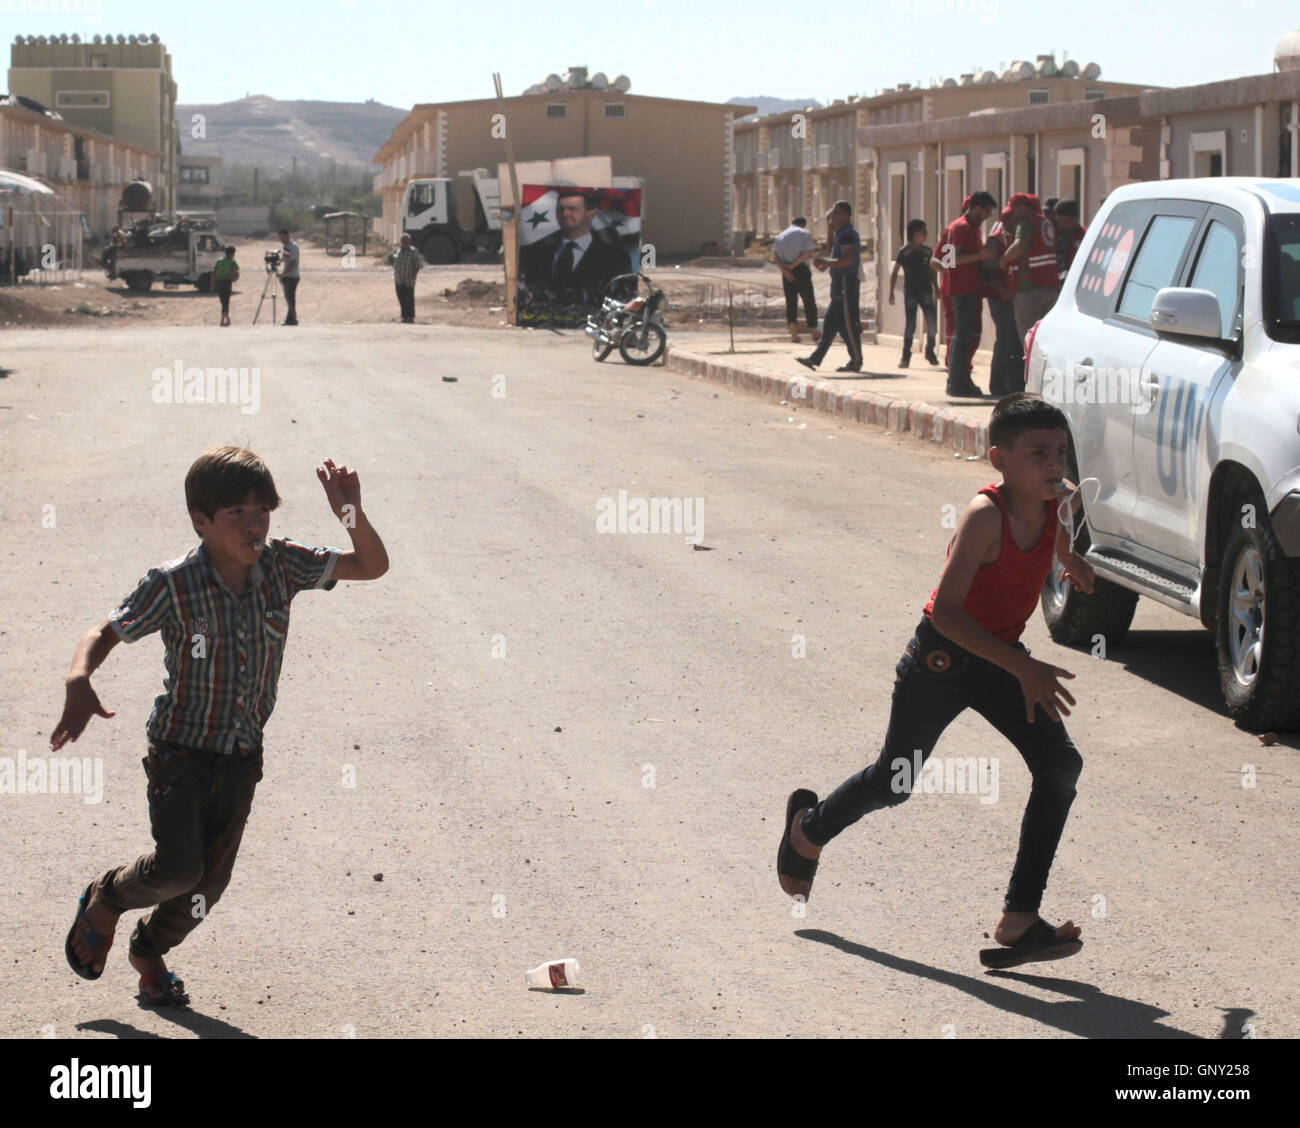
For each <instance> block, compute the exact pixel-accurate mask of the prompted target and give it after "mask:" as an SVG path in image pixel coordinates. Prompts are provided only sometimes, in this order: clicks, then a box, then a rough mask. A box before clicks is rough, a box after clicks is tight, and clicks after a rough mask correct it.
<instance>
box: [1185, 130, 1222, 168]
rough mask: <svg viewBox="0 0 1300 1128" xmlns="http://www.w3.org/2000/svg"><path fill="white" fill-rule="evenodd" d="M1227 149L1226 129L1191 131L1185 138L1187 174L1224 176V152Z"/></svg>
mask: <svg viewBox="0 0 1300 1128" xmlns="http://www.w3.org/2000/svg"><path fill="white" fill-rule="evenodd" d="M1227 151H1228V131H1227V130H1226V129H1220V130H1215V131H1213V132H1206V133H1193V134H1192V135H1191V136H1190V137H1189V138H1188V139H1187V167H1188V169H1189V171H1188V175H1189V176H1198V177H1199V176H1224V175H1225V174H1226V173H1227V168H1226V166H1227V163H1228V162H1227V161H1226V159H1225V154H1226V153H1227Z"/></svg>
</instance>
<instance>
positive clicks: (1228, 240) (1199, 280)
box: [1188, 221, 1241, 340]
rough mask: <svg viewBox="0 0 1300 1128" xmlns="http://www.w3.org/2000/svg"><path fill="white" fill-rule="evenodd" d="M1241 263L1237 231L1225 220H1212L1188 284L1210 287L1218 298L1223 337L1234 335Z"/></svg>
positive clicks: (1194, 288) (1196, 287) (1208, 288)
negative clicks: (1231, 229)
mask: <svg viewBox="0 0 1300 1128" xmlns="http://www.w3.org/2000/svg"><path fill="white" fill-rule="evenodd" d="M1240 263H1241V248H1240V247H1238V246H1237V237H1236V235H1234V234H1233V233H1232V232H1231V231H1230V230H1229V229H1228V228H1227V227H1226V226H1225V225H1224V224H1222V223H1219V222H1217V221H1216V222H1214V223H1211V224H1210V227H1209V230H1208V231H1206V233H1205V239H1204V241H1203V242H1202V243H1201V253H1200V254H1199V255H1198V256H1197V259H1196V269H1195V270H1193V271H1192V280H1191V282H1189V283H1188V285H1189V286H1191V288H1192V289H1193V290H1209V291H1210V292H1211V293H1213V294H1214V296H1215V297H1216V298H1218V299H1219V316H1220V318H1221V319H1222V322H1223V324H1222V327H1221V330H1222V331H1221V332H1220V334H1219V336H1221V337H1222V338H1223V339H1224V340H1227V339H1229V338H1230V337H1231V336H1232V323H1233V321H1235V320H1236V317H1237V305H1238V303H1239V302H1240V298H1241V272H1240V271H1239V269H1238V267H1239V265H1240Z"/></svg>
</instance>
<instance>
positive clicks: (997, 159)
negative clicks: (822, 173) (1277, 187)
mask: <svg viewBox="0 0 1300 1128" xmlns="http://www.w3.org/2000/svg"><path fill="white" fill-rule="evenodd" d="M1298 121H1300V35H1297V34H1295V33H1293V34H1292V36H1289V37H1286V38H1285V39H1284V40H1283V42H1282V43H1280V44H1279V45H1278V51H1277V55H1276V58H1275V71H1274V73H1271V74H1259V75H1251V76H1247V77H1244V78H1236V79H1228V80H1226V81H1223V82H1211V83H1205V84H1202V85H1197V86H1186V87H1177V88H1171V89H1147V90H1145V91H1142V92H1140V93H1136V94H1130V95H1126V96H1121V97H1114V96H1109V97H1106V98H1102V99H1097V100H1092V99H1089V100H1087V101H1085V102H1070V103H1064V104H1059V105H1050V104H1049V105H1041V106H1040V105H1036V106H1032V107H1025V108H1022V109H1003V110H994V111H993V112H991V113H984V114H976V115H966V116H964V117H948V118H942V119H937V120H931V121H923V122H908V123H905V124H881V125H871V126H868V127H866V128H863V129H861V130H860V131H859V134H858V146H859V150H860V152H861V153H862V154H863V155H864V158H865V167H866V168H867V169H869V179H870V181H871V184H872V195H873V196H874V198H875V200H876V204H875V206H874V207H873V208H872V209H871V211H870V213H869V218H865V219H864V222H863V225H862V231H863V237H864V240H865V239H866V237H867V224H870V227H871V237H872V239H873V240H874V242H875V244H876V245H877V247H878V249H879V254H878V262H879V265H878V269H877V292H876V294H875V296H874V305H875V307H876V311H877V314H876V316H877V331H878V334H879V339H880V340H881V341H883V342H894V341H900V340H901V337H902V332H903V321H904V310H903V303H902V301H901V298H900V299H899V300H898V302H897V303H896V304H895V305H893V306H890V305H889V280H888V276H889V273H890V272H891V270H892V266H891V263H892V260H893V258H894V256H895V255H896V254H897V253H898V249H899V247H901V246H902V244H903V242H904V239H905V231H906V226H907V221H908V220H909V219H912V218H920V219H924V220H925V221H926V223H927V225H928V226H929V229H930V241H931V244H934V243H935V241H936V239H937V238H938V235H939V233H940V232H941V231H942V229H943V228H944V227H945V226H946V225H947V224H948V223H949V222H950V221H951V220H953V219H955V218H957V216H958V215H959V214H960V206H961V200H962V197H963V196H964V195H966V194H968V193H970V192H972V191H975V190H977V189H981V188H982V189H985V190H987V191H989V192H991V193H992V194H993V195H994V196H995V197H996V198H997V199H998V201H999V202H1000V203H1005V202H1006V200H1007V198H1008V197H1009V196H1010V195H1011V193H1013V192H1033V193H1035V194H1036V195H1038V196H1039V197H1047V196H1058V197H1060V198H1061V199H1073V200H1076V201H1077V202H1078V204H1079V214H1080V219H1081V221H1082V222H1083V223H1084V224H1085V226H1086V225H1088V224H1089V223H1090V222H1091V220H1092V217H1093V216H1094V215H1095V214H1096V213H1097V210H1098V208H1100V206H1101V203H1102V201H1103V200H1104V199H1105V198H1106V196H1107V195H1109V194H1110V193H1111V192H1113V191H1114V190H1115V189H1116V188H1118V187H1120V186H1121V185H1124V184H1131V183H1133V182H1135V181H1148V180H1166V179H1174V178H1182V177H1201V176H1266V177H1294V176H1297V175H1300V164H1298V163H1297V158H1298V156H1300V145H1297V143H1296V136H1295V135H1296V129H1297V122H1298ZM869 300H870V299H867V298H865V296H864V305H865V304H867V302H868V301H869ZM993 339H994V333H993V327H992V323H991V322H990V321H989V320H988V316H987V310H986V311H985V326H984V335H983V339H982V342H981V344H982V346H983V347H991V345H992V342H993Z"/></svg>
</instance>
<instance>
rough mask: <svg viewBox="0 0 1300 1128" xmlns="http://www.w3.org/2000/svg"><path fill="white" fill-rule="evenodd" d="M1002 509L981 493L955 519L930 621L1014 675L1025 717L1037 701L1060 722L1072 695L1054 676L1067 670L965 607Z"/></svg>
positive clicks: (995, 541) (998, 533)
mask: <svg viewBox="0 0 1300 1128" xmlns="http://www.w3.org/2000/svg"><path fill="white" fill-rule="evenodd" d="M1001 540H1002V514H1001V512H1000V511H999V510H998V507H997V503H996V502H994V501H993V500H992V499H991V498H989V497H988V496H986V495H983V494H981V495H980V496H979V497H977V498H976V499H975V500H974V501H972V502H971V504H970V506H969V507H968V508H967V510H966V512H965V513H963V514H962V518H961V520H960V521H959V522H958V524H957V534H956V536H954V537H953V542H952V548H951V550H950V551H949V553H948V563H947V565H946V566H945V567H944V570H943V576H942V577H941V578H940V580H939V590H938V591H937V592H936V593H935V596H934V607H933V608H932V609H931V612H930V622H931V623H933V624H934V628H935V630H937V631H938V632H939V633H940V634H941V635H944V636H946V637H947V638H950V639H952V641H953V642H955V643H956V644H957V645H958V646H961V647H964V648H965V649H967V650H969V651H970V652H971V653H972V654H978V655H979V656H980V657H981V658H987V659H988V660H989V661H990V662H993V663H995V664H996V665H998V666H1001V667H1002V668H1003V669H1004V670H1006V671H1007V672H1008V673H1010V674H1013V675H1014V676H1015V677H1016V679H1017V680H1018V681H1019V682H1020V688H1021V689H1022V690H1023V691H1024V695H1025V716H1026V717H1027V718H1028V720H1029V722H1030V723H1031V724H1032V723H1033V720H1034V706H1035V705H1042V707H1043V708H1044V709H1045V710H1046V711H1047V714H1048V716H1050V717H1051V718H1052V719H1053V720H1055V721H1059V720H1060V719H1061V713H1064V714H1065V715H1066V716H1069V714H1070V710H1069V709H1068V708H1066V704H1067V703H1068V704H1070V705H1073V704H1074V698H1073V697H1071V696H1070V693H1069V691H1068V690H1067V689H1066V688H1065V687H1064V686H1063V685H1061V683H1060V682H1059V681H1057V680H1056V679H1057V676H1058V675H1060V676H1062V677H1067V678H1072V677H1074V675H1073V674H1072V673H1070V671H1069V670H1065V669H1062V668H1061V667H1060V666H1053V665H1050V664H1049V663H1047V662H1040V661H1038V660H1037V659H1036V658H1032V657H1030V656H1029V655H1028V654H1026V653H1025V652H1024V651H1023V650H1019V649H1017V648H1016V647H1014V646H1011V645H1010V644H1008V643H1005V642H1003V641H1002V640H1001V639H1000V638H996V637H994V636H993V635H992V634H990V633H989V632H988V631H986V630H985V629H984V628H983V627H981V626H980V625H979V623H977V622H976V621H975V619H974V618H973V617H972V616H971V615H970V613H969V612H968V611H967V610H966V596H967V595H968V594H969V593H970V588H971V584H972V583H973V582H974V580H975V573H976V571H978V570H979V567H980V564H981V563H982V562H983V560H984V557H985V556H987V555H988V554H989V553H990V552H992V551H993V549H994V548H995V547H996V546H997V545H999V544H1000V543H1001Z"/></svg>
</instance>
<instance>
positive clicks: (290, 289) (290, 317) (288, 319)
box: [280, 278, 298, 325]
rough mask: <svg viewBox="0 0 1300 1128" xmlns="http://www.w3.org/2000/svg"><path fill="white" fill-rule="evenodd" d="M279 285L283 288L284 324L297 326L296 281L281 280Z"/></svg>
mask: <svg viewBox="0 0 1300 1128" xmlns="http://www.w3.org/2000/svg"><path fill="white" fill-rule="evenodd" d="M280 285H281V286H283V287H284V323H285V324H286V325H297V324H298V306H297V301H296V299H297V296H298V279H297V278H281V279H280Z"/></svg>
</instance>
